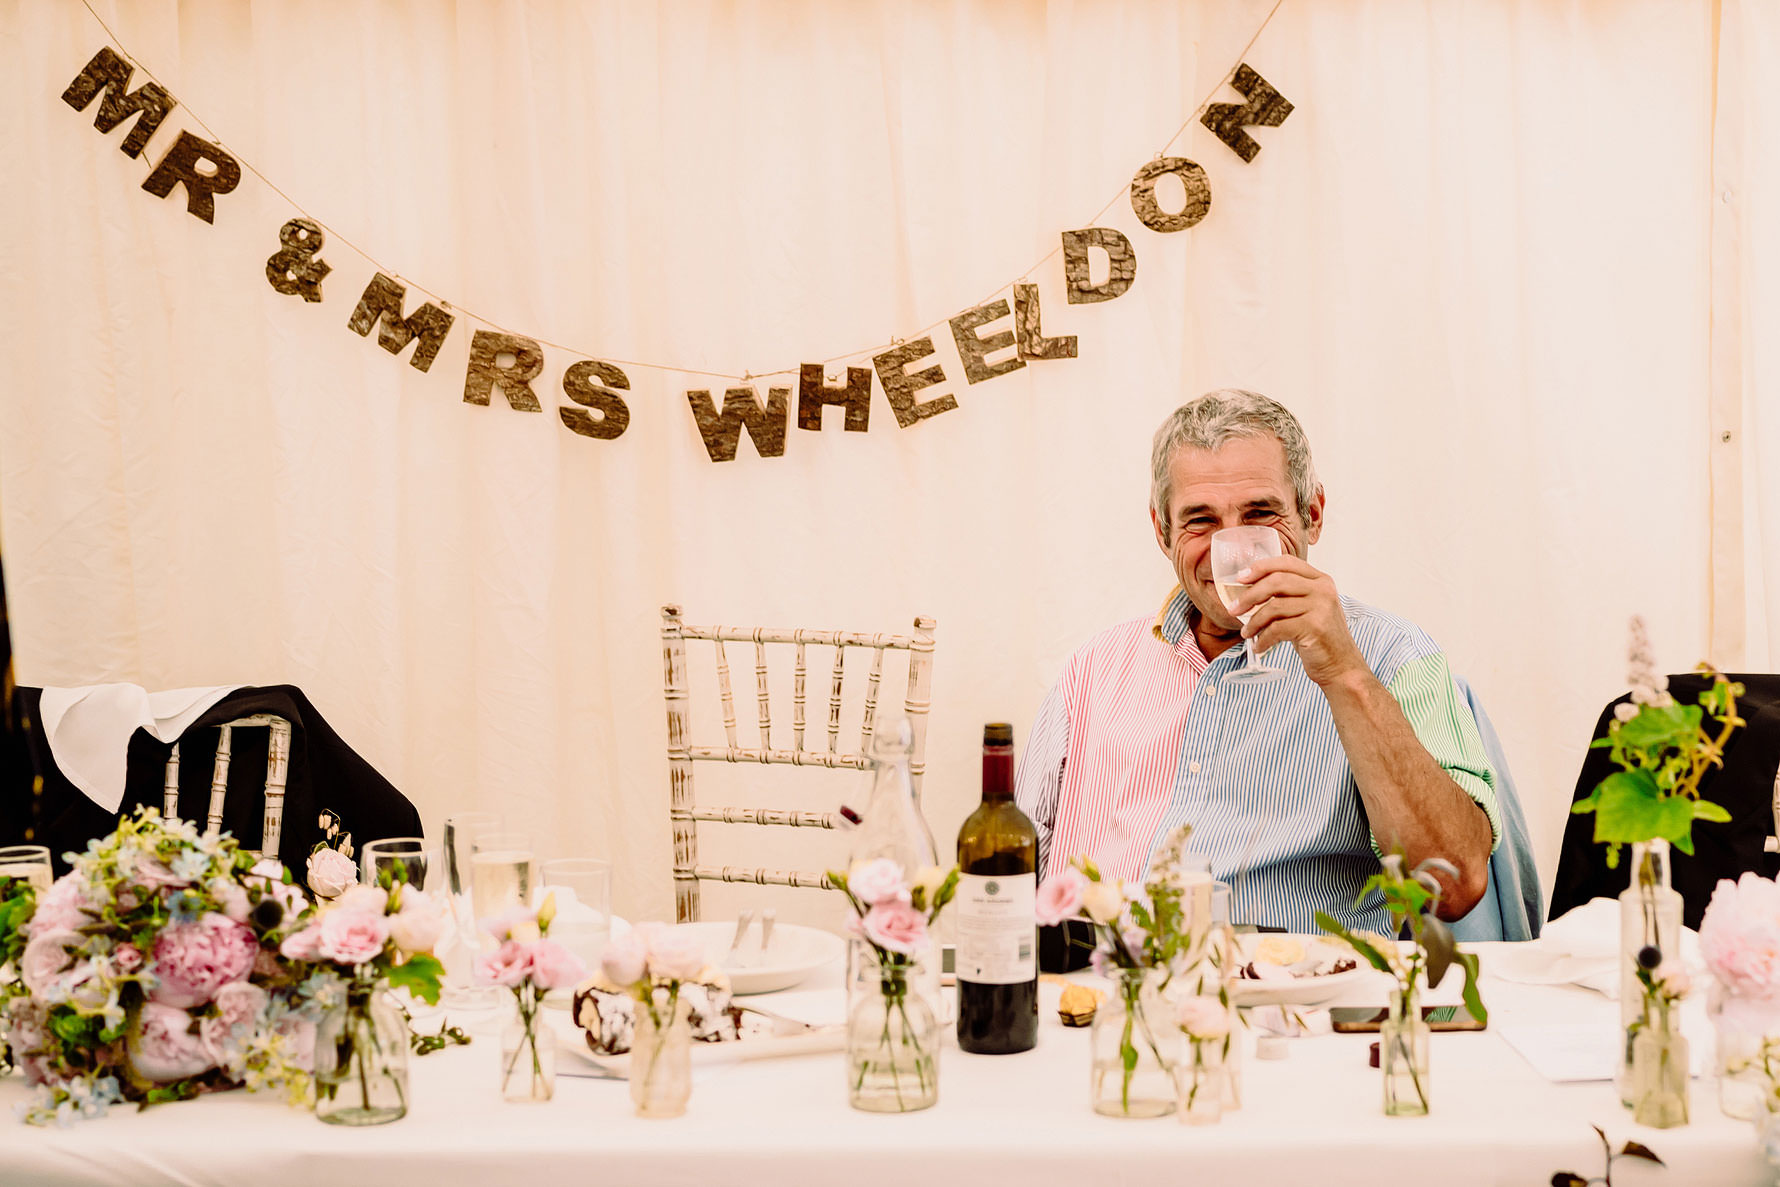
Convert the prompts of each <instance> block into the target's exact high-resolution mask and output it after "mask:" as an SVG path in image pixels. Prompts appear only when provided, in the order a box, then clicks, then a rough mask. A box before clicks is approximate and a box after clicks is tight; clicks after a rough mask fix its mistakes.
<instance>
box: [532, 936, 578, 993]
mask: <svg viewBox="0 0 1780 1187" xmlns="http://www.w3.org/2000/svg"><path fill="white" fill-rule="evenodd" d="M531 966H532V972H531V977H532V984H533V985H536V986H537V987H538V988H539V989H569V988H571V987H573V986H574V985H575V984H576V983H578V982H579V981H580V980H581V979H582V978H583V977H585V976H587V968H586V966H584V965H583V964H582V963H581V961H580V959H579V958H578V957H577V956H575V954H574V953H572V952H570V951H569V950H568V949H567V948H564V947H563V946H562V945H561V944H558V943H557V942H556V941H555V940H536V941H534V942H533V943H532V945H531Z"/></svg>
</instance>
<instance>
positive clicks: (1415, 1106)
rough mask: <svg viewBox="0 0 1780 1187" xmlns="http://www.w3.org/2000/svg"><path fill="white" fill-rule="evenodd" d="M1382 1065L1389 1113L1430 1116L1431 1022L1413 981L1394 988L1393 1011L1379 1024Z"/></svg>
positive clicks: (1392, 991)
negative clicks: (1408, 985) (1406, 988)
mask: <svg viewBox="0 0 1780 1187" xmlns="http://www.w3.org/2000/svg"><path fill="white" fill-rule="evenodd" d="M1378 1066H1379V1067H1380V1068H1381V1069H1382V1070H1383V1072H1384V1112H1385V1116H1387V1117H1423V1116H1426V1115H1427V1112H1428V1024H1427V1023H1426V1022H1424V1021H1422V1012H1421V1007H1420V1003H1419V1002H1417V1001H1416V991H1415V986H1413V985H1411V986H1410V987H1409V989H1408V990H1407V991H1405V990H1403V989H1402V988H1400V987H1399V988H1397V989H1393V990H1391V1006H1390V1014H1389V1015H1388V1016H1387V1017H1386V1018H1385V1020H1384V1021H1383V1022H1381V1023H1380V1024H1379V1027H1378Z"/></svg>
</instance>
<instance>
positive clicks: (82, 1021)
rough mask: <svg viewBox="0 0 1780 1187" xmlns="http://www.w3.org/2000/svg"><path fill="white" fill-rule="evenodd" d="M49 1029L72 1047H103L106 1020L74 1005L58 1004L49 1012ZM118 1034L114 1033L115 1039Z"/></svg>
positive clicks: (105, 1041)
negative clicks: (83, 1012) (79, 1009)
mask: <svg viewBox="0 0 1780 1187" xmlns="http://www.w3.org/2000/svg"><path fill="white" fill-rule="evenodd" d="M49 1029H50V1033H52V1034H54V1035H55V1036H56V1037H57V1038H58V1039H61V1040H62V1041H63V1042H64V1043H67V1044H68V1045H69V1046H71V1047H87V1048H93V1047H103V1046H104V1045H105V1044H106V1043H107V1042H109V1041H111V1040H108V1039H106V1038H105V1037H104V1033H105V1022H104V1020H103V1019H101V1018H100V1017H99V1016H98V1015H96V1014H82V1013H80V1012H79V1011H78V1010H76V1009H75V1008H74V1007H73V1006H56V1007H55V1008H54V1009H52V1010H50V1012H49ZM116 1037H117V1036H116V1035H113V1036H112V1038H113V1039H115V1038H116Z"/></svg>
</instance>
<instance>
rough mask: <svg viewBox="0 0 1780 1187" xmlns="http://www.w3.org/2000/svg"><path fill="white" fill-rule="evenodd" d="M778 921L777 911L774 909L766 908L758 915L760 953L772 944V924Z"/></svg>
mask: <svg viewBox="0 0 1780 1187" xmlns="http://www.w3.org/2000/svg"><path fill="white" fill-rule="evenodd" d="M778 921H779V911H778V908H776V907H768V908H767V909H766V910H764V911H762V912H761V913H760V950H761V951H762V952H765V951H766V949H767V946H768V945H770V944H771V943H772V942H773V924H775V923H777V922H778Z"/></svg>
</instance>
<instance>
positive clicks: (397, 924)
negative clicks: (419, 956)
mask: <svg viewBox="0 0 1780 1187" xmlns="http://www.w3.org/2000/svg"><path fill="white" fill-rule="evenodd" d="M445 923H446V915H445V904H444V903H442V902H440V901H439V900H438V899H436V898H434V897H433V896H432V895H430V894H428V893H427V892H426V891H424V890H417V889H415V888H414V887H412V886H404V887H403V888H402V909H401V910H400V911H398V912H396V913H395V914H394V915H391V916H390V917H389V936H390V939H392V940H394V941H395V942H396V947H398V948H400V949H401V950H402V951H403V952H431V951H432V950H433V946H434V945H435V944H437V943H438V942H439V940H440V939H441V938H443V937H444V935H445Z"/></svg>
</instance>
